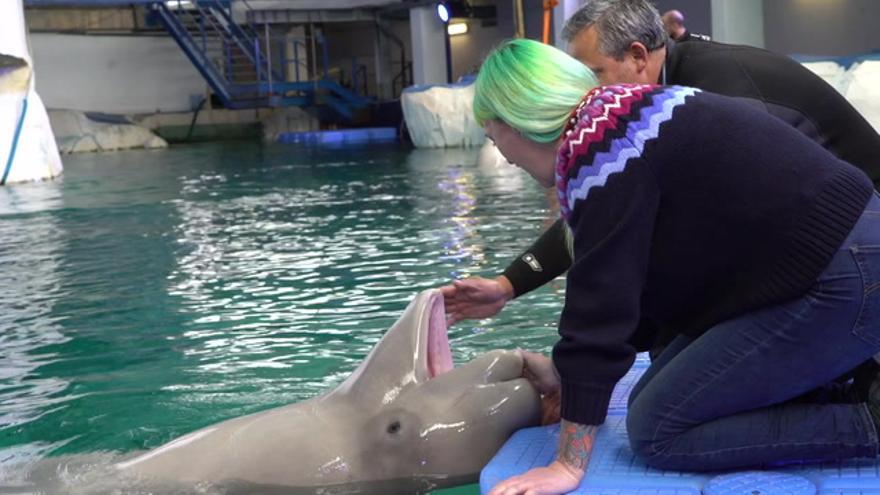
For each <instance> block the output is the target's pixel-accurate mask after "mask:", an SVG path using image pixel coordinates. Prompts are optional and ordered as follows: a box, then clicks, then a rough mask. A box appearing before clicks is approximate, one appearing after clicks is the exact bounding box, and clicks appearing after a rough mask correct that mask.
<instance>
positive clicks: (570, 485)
mask: <svg viewBox="0 0 880 495" xmlns="http://www.w3.org/2000/svg"><path fill="white" fill-rule="evenodd" d="M598 429H599V427H598V426H593V425H582V424H578V423H573V422H571V421H566V420H562V423H561V424H560V427H559V447H558V449H557V453H556V460H555V461H553V463H552V464H550V465H549V466H547V467H541V468H535V469H532V470H530V471H528V472H526V473H525V474H522V475H520V476H514V477H512V478H508V479H506V480H504V481H502V482H501V483H498V484H497V485H495V487H494V488H492V491H490V492H489V495H557V494H563V493H568V492H570V491H572V490H574V489H575V488H577V487H578V485H580V483H581V479H583V477H584V473H585V472H586V470H587V465H588V464H589V462H590V456H591V455H592V453H593V443H594V441H595V439H596V431H597V430H598Z"/></svg>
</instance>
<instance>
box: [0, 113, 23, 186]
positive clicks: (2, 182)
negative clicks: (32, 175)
mask: <svg viewBox="0 0 880 495" xmlns="http://www.w3.org/2000/svg"><path fill="white" fill-rule="evenodd" d="M27 107H28V99H27V96H25V97H24V102H23V103H22V104H21V117H19V118H18V125H17V126H16V127H15V134H14V135H13V136H12V147H11V148H10V149H9V159H8V160H6V169H5V170H3V177H0V186H2V185H5V184H6V178H7V177H9V171H10V170H12V162H13V161H14V160H15V150H16V148H18V138H19V136H21V128H22V127H24V116H25V115H27Z"/></svg>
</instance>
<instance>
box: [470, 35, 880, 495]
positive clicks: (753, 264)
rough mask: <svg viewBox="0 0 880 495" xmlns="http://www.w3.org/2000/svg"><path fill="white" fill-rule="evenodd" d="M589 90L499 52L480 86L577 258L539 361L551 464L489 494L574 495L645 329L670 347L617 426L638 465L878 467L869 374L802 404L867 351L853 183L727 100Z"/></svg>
mask: <svg viewBox="0 0 880 495" xmlns="http://www.w3.org/2000/svg"><path fill="white" fill-rule="evenodd" d="M594 86H596V82H595V78H594V76H593V75H592V73H591V72H590V71H589V70H587V69H586V68H585V67H583V66H582V65H580V63H579V62H577V61H575V60H574V59H571V58H570V57H569V56H568V55H566V54H565V53H563V52H561V51H559V50H557V49H555V48H553V47H550V46H547V45H543V44H541V43H538V42H535V41H529V40H515V41H508V42H505V43H503V44H502V45H501V46H500V47H498V48H497V49H496V50H494V51H493V52H492V53H491V54H490V55H489V57H488V58H487V59H486V61H485V62H484V64H483V66H482V68H481V70H480V74H479V75H478V77H477V81H476V92H475V96H474V113H475V116H476V118H477V121H478V122H479V123H480V124H481V125H483V126H484V127H485V130H486V135H487V137H488V138H489V139H491V140H493V141H494V142H495V144H496V146H497V147H498V149H499V150H500V151H501V153H502V154H503V155H504V156H505V157H506V158H507V159H508V161H510V162H511V163H514V164H516V165H517V166H519V167H521V168H522V169H524V170H526V171H527V172H528V173H529V174H531V175H532V177H534V178H535V179H536V180H537V181H538V182H539V183H541V184H542V185H544V186H546V187H555V188H556V192H557V195H558V198H559V203H560V212H561V215H562V217H563V219H564V220H565V224H566V226H567V228H568V232H569V238H570V240H571V242H570V244H571V251H572V259H573V263H572V265H571V268H570V269H569V272H568V277H567V282H566V294H565V305H564V308H563V311H562V314H561V317H560V320H559V334H560V337H561V338H560V340H559V341H558V342H557V344H556V345H555V346H554V348H553V365H554V366H555V368H556V371H557V372H558V374H559V378H560V381H561V386H560V388H561V395H562V397H561V417H562V422H561V432H560V439H559V447H558V451H557V457H556V459H555V460H554V462H553V463H552V464H551V465H550V466H548V467H544V468H539V469H534V470H531V471H529V472H527V473H525V474H523V475H520V476H516V477H513V478H511V479H508V480H505V481H503V482H502V483H500V484H499V485H498V486H496V487H495V488H494V489H493V490H492V492H490V493H491V495H514V494H529V495H538V494H551V493H565V492H568V491H571V490H573V489H575V488H576V487H577V486H578V484H579V483H580V481H581V479H582V477H583V476H584V472H585V470H586V468H587V464H588V461H589V458H590V454H591V452H592V446H593V442H594V439H595V434H596V430H597V428H598V426H599V425H601V424H602V423H603V422H604V420H605V416H606V413H607V410H608V403H609V401H610V398H611V394H612V390H613V389H614V386H615V384H616V383H617V382H618V381H619V380H620V378H621V377H622V376H623V375H624V374H625V373H626V372H627V371H628V369H629V368H630V366H631V365H632V363H633V361H634V358H635V354H636V352H638V351H643V350H646V349H647V346H650V344H651V341H652V337H654V336H656V335H655V334H656V333H657V332H664V333H669V332H671V333H673V334H676V335H677V336H676V337H675V339H674V340H672V342H671V343H670V344H669V346H667V347H666V349H665V350H664V351H663V352H662V353H661V354H660V355H659V356H658V357H657V359H655V360H654V361H653V362H652V364H651V367H650V368H648V370H647V371H646V372H645V374H644V375H643V376H642V378H641V380H640V381H639V383H638V384H637V385H636V386H635V387H634V388H633V390H632V392H631V394H630V397H629V412H628V415H627V421H626V426H627V433H628V436H629V441H630V445H631V446H632V449H633V452H635V453H636V454H637V455H639V456H641V457H643V458H644V460H645V461H646V462H647V463H648V464H649V465H651V466H654V467H657V468H661V469H687V470H717V469H731V468H741V467H746V466H756V465H767V464H772V463H784V462H803V461H825V460H834V459H844V458H851V457H872V456H876V455H877V453H878V447H880V443H878V425H880V380H876V379H875V376H873V374H872V373H873V371H871V372H870V373H867V374H866V376H867V378H865V380H866V381H865V382H864V383H857V384H856V385H857V386H856V387H854V390H855V391H854V392H853V393H852V394H850V395H848V396H847V397H848V398H849V399H850V400H849V401H848V402H843V403H840V402H838V403H820V402H811V401H810V400H809V399H805V398H804V396H805V394H806V393H807V392H810V391H812V390H814V389H816V388H819V387H822V386H824V385H826V384H829V383H831V382H833V381H834V380H835V379H836V378H838V377H840V376H842V375H845V374H846V373H848V372H850V371H851V370H853V369H855V368H857V367H859V366H860V365H862V364H863V363H865V362H873V361H871V360H870V358H871V357H872V356H873V355H874V354H876V353H878V352H880V197H878V196H877V194H876V193H874V192H873V187H872V184H871V182H870V180H869V179H868V178H867V176H865V175H864V173H862V172H861V171H860V170H858V169H857V168H855V167H853V166H852V165H850V164H848V163H846V162H843V161H841V160H839V159H837V158H836V157H835V156H833V155H832V154H831V153H830V152H828V151H826V150H825V149H824V148H822V147H821V146H820V145H818V144H816V143H815V142H813V141H811V140H810V139H809V138H807V137H805V136H804V135H802V134H800V133H799V132H797V131H796V130H795V129H793V128H791V127H790V126H788V125H786V124H785V123H783V122H782V121H780V120H778V119H776V118H775V117H773V116H770V115H769V114H767V113H765V112H762V111H760V110H756V109H753V108H751V107H749V106H748V105H747V104H745V103H741V102H740V101H738V100H736V99H733V98H728V97H724V96H720V95H715V94H712V93H706V92H701V91H700V90H698V89H695V88H687V87H681V86H668V87H664V86H656V85H642V84H637V85H632V84H622V85H614V86H606V87H598V88H596V87H594ZM646 344H647V345H646ZM862 369H866V368H864V367H863V368H862ZM867 369H869V370H873V369H875V368H867ZM796 398H798V400H794V399H796Z"/></svg>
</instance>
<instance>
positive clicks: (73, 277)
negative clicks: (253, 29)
mask: <svg viewBox="0 0 880 495" xmlns="http://www.w3.org/2000/svg"><path fill="white" fill-rule="evenodd" d="M64 162H65V172H64V176H63V178H62V179H61V180H57V181H54V182H46V183H38V184H24V185H16V186H11V187H5V188H0V276H2V278H0V363H2V364H0V471H2V470H3V468H4V467H7V468H8V466H12V465H17V464H19V463H21V462H30V461H34V460H38V459H41V458H43V457H46V456H56V455H62V454H79V453H90V452H99V451H102V452H103V451H112V452H130V451H134V450H141V449H149V448H152V447H156V446H158V445H160V444H162V443H165V442H167V441H169V440H170V439H172V438H174V437H177V436H179V435H182V434H184V433H187V432H189V431H192V430H195V429H197V428H200V427H203V426H206V425H208V424H211V423H215V422H218V421H220V420H224V419H228V418H232V417H236V416H241V415H244V414H248V413H252V412H256V411H260V410H263V409H268V408H271V407H276V406H279V405H283V404H288V403H291V402H296V401H300V400H303V399H306V398H308V397H311V396H314V395H316V394H319V393H320V392H322V391H325V390H327V389H329V388H331V387H333V386H334V385H335V384H337V383H339V382H340V381H341V380H342V379H343V378H344V377H345V376H346V375H347V374H348V373H349V372H351V371H352V370H353V369H354V368H355V366H356V365H357V364H358V363H359V362H360V361H361V360H362V359H363V357H364V356H365V355H366V353H367V352H368V351H369V350H370V349H371V347H372V346H373V344H375V343H376V341H377V340H378V339H379V338H380V337H381V336H382V334H383V332H384V331H385V330H386V329H387V328H388V327H389V326H390V325H391V324H392V323H393V322H394V320H395V319H396V318H397V316H399V314H400V312H401V311H402V310H403V309H404V307H405V306H406V304H407V302H408V301H409V299H410V297H411V296H412V295H413V294H415V293H416V292H417V291H420V290H422V289H426V288H430V287H436V286H439V285H441V284H443V283H446V282H447V281H449V280H451V279H453V278H456V277H462V276H466V275H485V276H490V275H494V274H496V273H497V272H498V271H500V270H501V269H503V268H504V267H505V266H506V264H507V263H508V262H509V261H510V260H511V259H512V257H513V256H515V255H516V254H518V253H519V252H520V251H521V250H522V249H523V248H524V247H526V246H527V245H528V244H530V243H531V241H532V240H534V238H535V237H536V236H537V234H538V233H539V232H540V230H541V229H542V228H543V227H544V226H546V225H547V223H548V221H549V220H548V219H549V218H551V217H552V216H553V212H552V211H551V210H550V208H549V206H548V205H549V200H548V193H547V192H545V191H543V190H541V189H540V188H539V187H538V186H537V185H536V184H534V182H533V181H532V180H531V179H530V178H529V177H528V176H527V175H525V174H524V173H522V172H521V171H519V170H518V169H515V168H512V167H510V166H506V165H502V166H497V165H493V164H488V165H486V164H484V165H478V164H477V151H470V150H411V149H404V148H398V147H390V148H388V147H383V148H372V149H371V148H362V149H339V150H304V149H301V148H294V147H284V146H264V145H259V144H256V143H242V142H239V143H234V144H203V145H191V146H177V147H173V148H171V149H168V150H160V151H130V152H117V153H108V154H85V155H69V156H65V157H64ZM561 301H562V287H561V286H560V285H559V284H556V285H552V284H551V285H550V286H548V287H545V288H543V289H541V290H539V291H536V292H535V293H534V294H531V295H528V296H524V297H523V298H521V299H520V300H517V301H515V302H513V303H511V304H510V305H509V306H508V308H507V309H506V310H505V312H503V313H502V314H501V315H499V316H498V317H496V318H494V319H490V320H483V321H472V322H465V323H460V324H458V325H456V326H453V327H452V328H451V329H450V331H449V335H450V340H451V345H452V351H453V356H454V359H455V361H456V362H457V363H461V362H464V361H467V360H469V359H471V358H473V357H474V356H476V355H478V354H480V353H482V352H485V351H487V350H490V349H495V348H515V347H523V348H529V349H534V350H540V351H547V350H549V347H550V346H551V345H552V343H553V342H554V341H555V322H556V318H557V314H558V311H559V309H560V307H561ZM476 492H477V490H476V489H475V487H473V486H470V487H463V488H461V489H457V491H455V490H453V491H448V492H443V493H447V494H452V493H458V494H464V493H476Z"/></svg>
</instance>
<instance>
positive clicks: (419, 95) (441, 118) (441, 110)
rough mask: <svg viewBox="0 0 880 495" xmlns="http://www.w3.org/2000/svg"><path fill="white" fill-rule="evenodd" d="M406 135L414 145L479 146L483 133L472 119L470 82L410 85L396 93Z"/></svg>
mask: <svg viewBox="0 0 880 495" xmlns="http://www.w3.org/2000/svg"><path fill="white" fill-rule="evenodd" d="M400 104H401V105H402V106H403V118H404V120H405V121H406V128H407V130H408V131H409V136H410V139H412V142H413V144H415V145H416V147H418V148H461V147H470V146H480V145H482V144H483V142H484V141H485V139H486V137H485V135H484V134H483V129H482V128H481V127H480V126H479V125H477V121H476V119H474V111H473V107H474V106H473V104H474V85H473V84H449V85H435V86H411V87H409V88H406V89H405V90H404V91H403V93H402V94H401V95H400Z"/></svg>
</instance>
